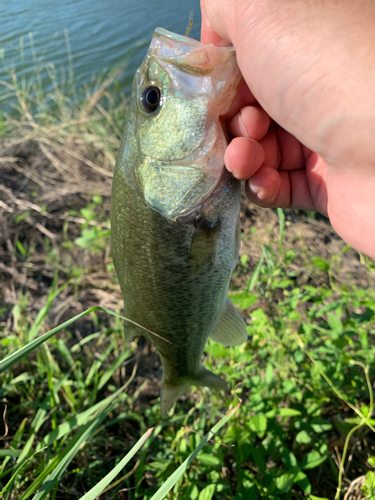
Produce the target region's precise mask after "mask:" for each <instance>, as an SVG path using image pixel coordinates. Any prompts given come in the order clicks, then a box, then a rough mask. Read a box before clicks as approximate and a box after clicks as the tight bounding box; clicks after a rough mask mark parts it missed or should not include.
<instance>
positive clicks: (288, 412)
mask: <svg viewBox="0 0 375 500" xmlns="http://www.w3.org/2000/svg"><path fill="white" fill-rule="evenodd" d="M265 415H266V417H267V418H277V417H298V416H300V415H302V413H301V412H300V411H299V410H295V409H294V408H277V409H276V410H270V411H268V412H267V413H266V414H265Z"/></svg>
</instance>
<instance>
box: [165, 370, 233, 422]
mask: <svg viewBox="0 0 375 500" xmlns="http://www.w3.org/2000/svg"><path fill="white" fill-rule="evenodd" d="M163 378H164V377H163ZM192 385H198V386H203V387H210V388H211V389H218V390H219V391H225V392H228V391H229V387H228V384H227V383H226V382H225V380H223V379H222V378H220V377H218V376H217V375H214V374H213V373H212V372H210V370H207V369H206V368H204V367H203V366H202V367H201V370H200V372H199V375H198V377H197V378H196V379H191V380H189V381H188V382H184V383H183V384H179V385H177V384H170V383H166V382H165V381H164V380H162V383H161V394H160V406H161V418H163V419H164V418H167V417H168V413H169V412H170V410H171V408H172V406H173V405H174V404H175V402H176V401H177V399H178V398H179V397H180V396H182V394H184V392H186V391H187V390H188V389H189V387H190V386H192Z"/></svg>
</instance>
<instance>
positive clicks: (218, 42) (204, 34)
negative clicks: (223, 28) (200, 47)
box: [201, 2, 231, 47]
mask: <svg viewBox="0 0 375 500" xmlns="http://www.w3.org/2000/svg"><path fill="white" fill-rule="evenodd" d="M201 14H202V25H201V42H202V43H205V44H209V43H212V44H213V45H215V46H216V47H228V45H231V42H230V41H229V40H225V39H224V38H222V37H221V36H220V35H218V34H217V33H216V31H215V30H214V29H213V27H212V26H211V23H210V21H209V20H208V17H207V14H206V10H205V8H204V5H203V2H201Z"/></svg>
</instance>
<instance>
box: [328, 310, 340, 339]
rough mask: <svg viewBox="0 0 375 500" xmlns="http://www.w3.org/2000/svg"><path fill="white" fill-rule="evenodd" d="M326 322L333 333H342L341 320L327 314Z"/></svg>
mask: <svg viewBox="0 0 375 500" xmlns="http://www.w3.org/2000/svg"><path fill="white" fill-rule="evenodd" d="M327 321H328V324H329V326H330V327H331V329H332V331H333V332H335V333H337V334H340V333H342V331H343V326H342V322H341V319H340V318H339V317H338V316H336V314H333V313H329V314H328V315H327Z"/></svg>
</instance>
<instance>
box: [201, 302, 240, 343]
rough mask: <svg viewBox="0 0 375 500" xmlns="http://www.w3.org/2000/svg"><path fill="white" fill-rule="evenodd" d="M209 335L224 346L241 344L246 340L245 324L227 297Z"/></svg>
mask: <svg viewBox="0 0 375 500" xmlns="http://www.w3.org/2000/svg"><path fill="white" fill-rule="evenodd" d="M210 337H211V339H212V340H214V341H215V342H220V344H223V345H225V346H235V345H241V344H243V343H244V342H246V340H247V330H246V324H245V321H244V320H243V318H242V317H241V316H240V315H239V313H238V311H237V309H236V308H235V307H234V306H233V304H232V303H231V301H230V300H229V299H227V301H226V303H225V307H224V311H223V312H222V315H221V316H220V319H219V321H218V323H217V324H216V326H215V327H214V329H213V330H212V332H211V333H210Z"/></svg>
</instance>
